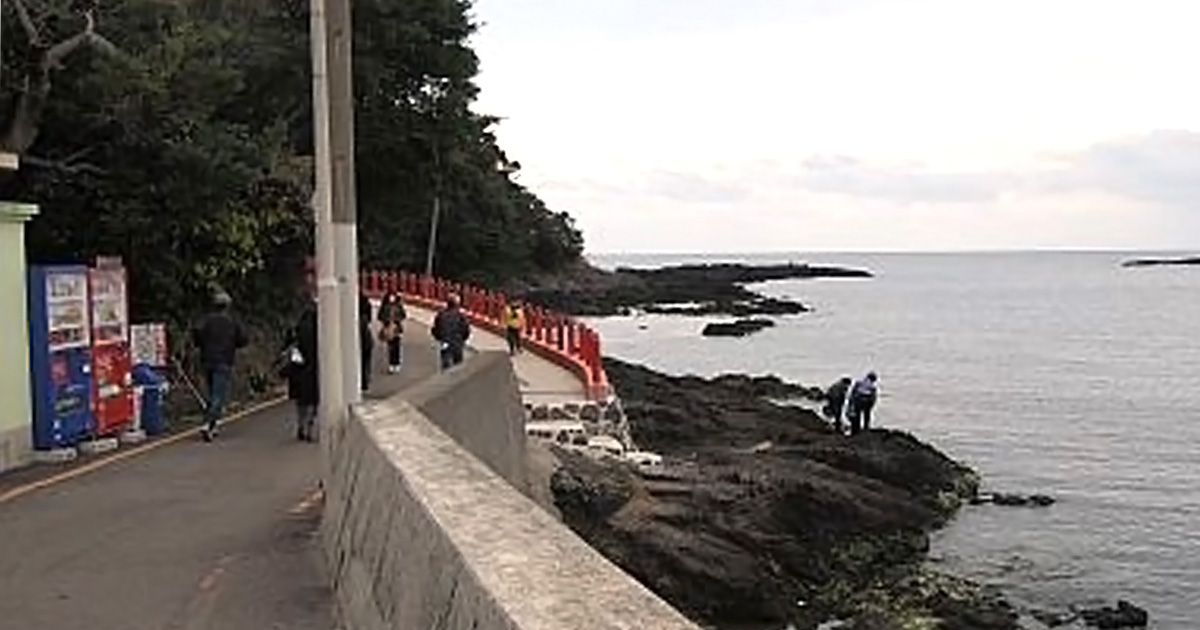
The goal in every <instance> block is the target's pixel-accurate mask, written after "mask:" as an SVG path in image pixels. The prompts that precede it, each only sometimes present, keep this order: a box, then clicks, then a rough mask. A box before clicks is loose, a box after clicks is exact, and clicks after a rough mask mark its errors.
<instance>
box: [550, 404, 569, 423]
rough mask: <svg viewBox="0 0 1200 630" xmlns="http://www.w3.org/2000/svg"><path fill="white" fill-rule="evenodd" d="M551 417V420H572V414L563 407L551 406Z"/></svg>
mask: <svg viewBox="0 0 1200 630" xmlns="http://www.w3.org/2000/svg"><path fill="white" fill-rule="evenodd" d="M550 419H551V420H570V419H571V414H569V413H567V410H566V409H563V408H562V407H551V408H550Z"/></svg>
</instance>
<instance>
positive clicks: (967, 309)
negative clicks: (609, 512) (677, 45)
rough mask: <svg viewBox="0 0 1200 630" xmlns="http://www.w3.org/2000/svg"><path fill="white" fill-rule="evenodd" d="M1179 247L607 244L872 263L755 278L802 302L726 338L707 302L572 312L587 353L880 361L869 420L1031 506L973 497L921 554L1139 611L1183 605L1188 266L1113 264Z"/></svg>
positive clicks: (1194, 436)
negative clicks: (579, 317)
mask: <svg viewBox="0 0 1200 630" xmlns="http://www.w3.org/2000/svg"><path fill="white" fill-rule="evenodd" d="M1188 254H1189V253H1188V252H1186V251H1179V250H1115V249H1114V250H1087V251H1079V250H1072V251H1047V250H1035V251H1002V252H970V253H963V252H923V253H913V252H869V253H868V252H805V253H787V252H784V253H754V254H621V255H613V256H602V255H594V256H590V257H589V258H590V259H591V260H593V262H594V264H597V265H598V266H601V267H604V268H612V267H616V266H634V267H657V266H664V265H674V264H686V263H706V262H710V263H711V262H743V263H750V264H769V263H786V262H789V261H792V262H797V263H799V262H807V263H811V264H822V265H837V266H846V267H853V268H862V269H866V270H869V271H871V272H872V273H874V274H876V277H875V278H872V279H820V280H788V281H780V282H771V283H765V284H762V285H756V286H755V287H753V288H755V289H756V290H759V291H761V292H763V293H765V294H767V295H771V296H776V297H787V298H790V299H795V300H799V301H801V302H803V303H805V304H807V305H809V306H810V307H811V308H812V309H813V311H812V312H810V313H805V314H802V315H797V316H786V317H778V318H774V319H775V320H776V322H777V326H776V327H774V328H771V329H767V330H765V331H763V332H760V333H757V334H755V335H752V336H750V337H746V338H741V339H716V338H702V337H701V336H700V332H699V331H700V329H701V328H702V327H703V325H704V324H705V323H707V322H710V321H722V320H727V319H729V318H724V317H700V318H691V317H671V316H653V315H642V314H638V315H633V316H629V317H616V318H599V319H594V320H591V321H592V322H593V323H594V324H595V326H596V327H597V328H598V329H599V330H600V332H601V334H602V336H603V339H604V343H605V352H606V354H610V355H612V356H615V357H618V358H621V359H626V360H630V361H635V362H639V363H644V364H646V365H648V366H649V367H652V368H655V369H659V370H662V371H665V372H668V373H674V374H682V373H692V374H698V375H701V376H713V375H716V374H720V373H729V372H742V373H748V374H768V373H769V374H777V375H779V376H781V377H783V378H785V379H788V380H792V381H797V382H800V383H804V384H806V385H819V386H822V387H823V386H827V385H828V384H829V383H831V382H832V381H834V380H836V379H837V378H838V377H840V376H842V375H848V376H860V375H862V374H863V373H865V372H866V371H867V370H875V371H877V372H879V373H880V377H881V383H882V398H881V401H880V406H879V409H878V423H879V424H880V425H882V426H887V427H890V428H897V429H902V430H907V431H911V432H912V433H913V434H915V435H917V436H918V437H920V438H921V439H923V440H926V441H929V442H931V443H933V444H935V445H936V446H937V447H939V448H940V449H942V450H943V451H944V452H946V453H947V454H949V455H950V456H951V457H954V458H956V459H958V460H960V461H962V462H964V463H966V464H968V465H970V466H972V467H974V468H975V469H976V470H978V471H979V472H980V473H981V475H982V477H983V484H984V488H985V490H997V491H1010V492H1022V493H1045V494H1049V495H1051V496H1054V497H1056V498H1057V499H1058V503H1057V504H1056V505H1055V506H1053V507H1050V508H1048V509H1040V510H1034V509H1021V508H1001V507H996V506H975V507H968V508H966V509H965V510H964V511H963V512H962V513H961V514H960V516H959V517H958V518H957V519H956V520H955V521H954V522H953V523H952V524H951V525H950V526H949V527H948V528H946V529H945V530H943V531H941V532H939V533H938V534H937V536H936V537H935V546H934V550H933V553H932V561H933V562H934V564H935V565H938V566H942V567H944V568H946V569H948V570H950V571H951V572H954V573H957V574H960V575H964V576H967V577H970V578H973V579H976V580H979V581H981V582H983V583H985V584H990V585H994V586H997V587H1000V588H1002V589H1003V590H1004V591H1005V592H1006V593H1007V594H1008V595H1009V596H1010V598H1012V599H1013V601H1015V602H1017V603H1020V604H1025V605H1030V606H1035V607H1040V608H1049V609H1060V608H1065V607H1066V606H1068V605H1071V604H1077V603H1084V602H1090V603H1095V602H1107V603H1114V602H1115V601H1116V600H1118V599H1127V600H1129V601H1132V602H1133V603H1135V604H1138V605H1140V606H1143V607H1145V608H1147V609H1148V610H1149V612H1150V614H1151V620H1152V625H1151V627H1152V628H1158V629H1160V630H1191V628H1193V627H1194V625H1195V624H1194V621H1196V620H1197V619H1200V603H1196V602H1195V601H1194V598H1193V594H1194V593H1196V592H1200V561H1197V560H1195V559H1194V557H1195V556H1196V554H1197V552H1200V531H1198V530H1197V529H1196V528H1195V523H1197V522H1200V484H1197V481H1200V476H1198V474H1197V472H1196V470H1197V469H1196V466H1195V464H1196V461H1197V458H1196V456H1195V454H1194V445H1195V444H1196V443H1198V440H1200V426H1197V425H1196V423H1195V422H1194V420H1195V414H1196V412H1197V411H1200V388H1196V387H1194V385H1193V383H1192V377H1193V375H1195V374H1200V344H1198V343H1197V342H1196V341H1195V339H1194V335H1193V333H1192V331H1193V330H1195V322H1196V321H1200V291H1197V290H1196V289H1198V288H1200V269H1197V268H1194V267H1156V268H1143V269H1129V268H1123V267H1121V266H1120V263H1122V262H1124V261H1125V260H1128V259H1129V258H1135V257H1142V256H1152V257H1174V256H1176V255H1188Z"/></svg>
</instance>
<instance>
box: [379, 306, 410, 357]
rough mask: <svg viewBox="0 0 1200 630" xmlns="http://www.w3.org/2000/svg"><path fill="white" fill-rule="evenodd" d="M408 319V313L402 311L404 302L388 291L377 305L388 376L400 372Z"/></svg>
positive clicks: (380, 335) (380, 336)
mask: <svg viewBox="0 0 1200 630" xmlns="http://www.w3.org/2000/svg"><path fill="white" fill-rule="evenodd" d="M406 319H408V311H406V310H404V300H403V299H401V298H400V294H399V293H396V292H395V291H388V292H387V294H385V295H384V296H383V302H382V303H381V304H380V305H379V324H380V329H379V338H380V339H381V340H382V341H383V342H384V343H385V344H387V352H388V374H395V373H397V372H399V371H400V364H401V362H402V361H403V359H404V344H403V337H404V320H406Z"/></svg>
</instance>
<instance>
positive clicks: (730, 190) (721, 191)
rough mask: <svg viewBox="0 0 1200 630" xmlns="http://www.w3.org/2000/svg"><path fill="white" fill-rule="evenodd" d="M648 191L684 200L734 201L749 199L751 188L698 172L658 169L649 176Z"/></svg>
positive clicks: (692, 201) (727, 202) (656, 194)
mask: <svg viewBox="0 0 1200 630" xmlns="http://www.w3.org/2000/svg"><path fill="white" fill-rule="evenodd" d="M645 192H647V193H649V194H651V195H654V196H656V197H662V198H665V199H669V200H671V201H680V202H683V203H717V204H720V203H725V204H735V203H740V202H744V201H746V200H748V199H749V198H750V195H751V192H752V191H751V189H750V188H749V187H747V186H744V185H740V184H736V183H732V182H727V181H722V179H719V178H714V177H706V176H704V175H700V174H697V173H677V172H673V171H656V172H654V173H651V174H650V176H649V177H648V178H647V181H646V184H645Z"/></svg>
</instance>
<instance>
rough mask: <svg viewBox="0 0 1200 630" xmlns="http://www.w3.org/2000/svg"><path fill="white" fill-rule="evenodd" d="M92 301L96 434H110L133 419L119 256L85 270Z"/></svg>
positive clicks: (125, 305)
mask: <svg viewBox="0 0 1200 630" xmlns="http://www.w3.org/2000/svg"><path fill="white" fill-rule="evenodd" d="M88 284H89V289H90V293H91V301H92V406H93V408H94V410H95V416H96V435H103V436H110V435H114V434H116V433H118V432H119V431H121V430H122V429H124V428H126V427H128V426H129V425H130V424H131V423H132V422H133V412H134V401H133V397H134V391H133V375H132V371H133V359H132V354H131V352H130V348H129V302H128V299H127V296H126V283H125V268H124V266H123V265H122V263H121V259H119V258H116V259H112V258H101V259H97V261H96V266H95V267H94V268H92V269H90V270H88Z"/></svg>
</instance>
